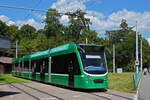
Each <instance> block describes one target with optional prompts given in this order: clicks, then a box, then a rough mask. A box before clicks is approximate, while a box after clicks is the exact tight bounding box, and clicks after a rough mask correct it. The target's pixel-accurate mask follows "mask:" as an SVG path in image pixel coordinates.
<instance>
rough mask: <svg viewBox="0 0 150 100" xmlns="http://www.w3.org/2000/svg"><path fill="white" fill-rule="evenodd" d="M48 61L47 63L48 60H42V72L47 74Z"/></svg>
mask: <svg viewBox="0 0 150 100" xmlns="http://www.w3.org/2000/svg"><path fill="white" fill-rule="evenodd" d="M48 61H49V59H48V58H45V59H43V70H44V72H45V73H48V65H49V63H48Z"/></svg>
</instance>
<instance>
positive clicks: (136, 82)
mask: <svg viewBox="0 0 150 100" xmlns="http://www.w3.org/2000/svg"><path fill="white" fill-rule="evenodd" d="M141 76H142V71H140V72H139V73H136V74H135V75H133V80H134V90H136V88H137V87H138V84H139V81H140V79H141Z"/></svg>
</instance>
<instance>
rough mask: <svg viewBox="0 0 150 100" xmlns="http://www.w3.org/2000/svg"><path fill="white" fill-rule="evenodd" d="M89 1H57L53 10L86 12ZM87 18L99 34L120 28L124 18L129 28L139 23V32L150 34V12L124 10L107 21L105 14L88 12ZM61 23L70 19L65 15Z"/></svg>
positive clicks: (109, 17) (111, 15)
mask: <svg viewBox="0 0 150 100" xmlns="http://www.w3.org/2000/svg"><path fill="white" fill-rule="evenodd" d="M88 1H89V0H57V1H56V2H55V3H53V4H52V6H51V8H55V9H57V10H58V11H59V12H72V11H75V10H77V9H81V10H84V11H86V6H85V3H86V2H88ZM86 12H87V15H86V17H87V18H90V20H91V22H92V25H91V28H92V29H94V30H96V31H97V32H98V33H105V30H108V29H118V28H120V23H121V20H122V19H123V18H125V19H126V20H127V23H128V25H129V26H135V24H136V21H138V31H139V32H141V33H150V12H144V13H138V12H133V11H128V10H127V9H123V10H120V11H117V12H114V13H112V14H110V15H109V16H108V17H107V19H106V18H105V16H104V15H103V13H100V12H97V11H90V10H87V11H86ZM60 21H61V23H64V24H65V25H66V23H67V22H68V17H66V16H65V15H63V16H62V17H61V19H60Z"/></svg>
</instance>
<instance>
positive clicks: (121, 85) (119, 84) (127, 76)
mask: <svg viewBox="0 0 150 100" xmlns="http://www.w3.org/2000/svg"><path fill="white" fill-rule="evenodd" d="M134 74H135V73H121V74H117V73H116V74H113V73H109V85H108V88H109V89H112V90H116V91H121V92H127V93H135V91H134V81H133V75H134Z"/></svg>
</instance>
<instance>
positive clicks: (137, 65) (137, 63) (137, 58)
mask: <svg viewBox="0 0 150 100" xmlns="http://www.w3.org/2000/svg"><path fill="white" fill-rule="evenodd" d="M135 64H136V73H138V72H139V69H138V67H139V57H138V32H137V21H136V61H135Z"/></svg>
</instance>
